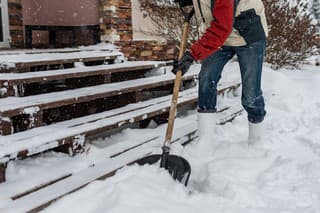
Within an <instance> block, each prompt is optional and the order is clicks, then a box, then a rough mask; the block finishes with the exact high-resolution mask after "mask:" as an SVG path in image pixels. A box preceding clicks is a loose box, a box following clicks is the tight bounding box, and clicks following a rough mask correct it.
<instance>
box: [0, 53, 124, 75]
mask: <svg viewBox="0 0 320 213" xmlns="http://www.w3.org/2000/svg"><path fill="white" fill-rule="evenodd" d="M119 56H121V53H119V52H109V51H81V52H69V53H41V54H13V55H2V56H1V59H0V72H2V73H8V72H30V71H36V70H39V69H41V70H43V69H45V68H50V69H51V68H52V69H61V68H62V67H63V66H71V67H73V66H74V63H75V62H88V63H90V62H97V61H102V62H104V61H106V62H108V63H113V62H114V60H116V59H117V58H118V57H119ZM41 66H42V67H41ZM39 67H41V68H39ZM37 68H39V69H37Z"/></svg>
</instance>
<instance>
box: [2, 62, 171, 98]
mask: <svg viewBox="0 0 320 213" xmlns="http://www.w3.org/2000/svg"><path fill="white" fill-rule="evenodd" d="M166 65H167V62H156V61H136V62H126V63H121V64H111V65H101V66H92V67H85V66H83V67H77V68H71V69H61V70H55V71H50V72H48V71H41V72H26V73H4V74H0V89H1V90H2V91H3V92H2V93H0V97H7V96H16V97H22V96H25V94H26V91H25V90H26V89H27V88H28V86H30V84H31V86H32V84H34V83H40V84H42V85H43V84H50V83H52V82H53V81H63V82H64V83H65V84H68V81H66V80H67V79H70V80H72V79H73V81H72V82H69V84H70V83H72V85H71V86H72V87H71V88H76V86H75V82H77V81H81V80H86V81H88V79H87V78H88V77H101V80H102V81H101V82H100V84H103V83H110V82H115V81H120V80H132V79H134V78H139V77H141V76H142V75H144V74H145V73H146V72H147V71H149V70H151V69H154V68H158V67H163V66H166ZM136 71H138V73H139V75H138V74H136V75H137V77H134V76H133V75H135V72H136ZM131 74H132V75H131ZM119 75H123V76H124V77H120V78H119ZM84 78H85V79H84ZM95 84H96V85H98V84H99V82H95ZM84 86H85V84H84ZM84 86H83V85H81V87H84ZM48 87H49V86H48ZM79 87H80V86H79ZM49 91H50V90H49ZM33 93H34V94H40V91H33ZM34 94H33V95H34Z"/></svg>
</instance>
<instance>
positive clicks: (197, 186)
mask: <svg viewBox="0 0 320 213" xmlns="http://www.w3.org/2000/svg"><path fill="white" fill-rule="evenodd" d="M312 69H313V70H312ZM235 71H237V70H235ZM319 82H320V72H319V70H316V67H305V68H304V70H303V71H295V72H292V71H288V70H282V71H281V72H275V71H272V70H271V69H269V68H268V67H267V66H265V70H264V79H263V86H264V92H265V93H264V94H265V99H266V103H267V111H268V115H267V117H266V120H265V122H264V125H265V139H264V141H263V143H261V144H257V145H256V146H250V147H248V146H247V141H246V137H247V118H246V115H245V113H244V114H243V115H242V116H240V117H238V118H236V119H235V120H234V121H233V122H232V123H229V124H227V125H224V126H217V127H213V128H215V129H214V130H213V131H215V134H216V137H215V138H213V139H212V140H216V141H218V143H219V145H218V147H214V146H213V145H212V144H208V146H207V149H206V150H205V151H203V152H202V153H196V152H195V150H196V149H197V146H199V145H198V144H197V142H194V143H193V144H192V145H189V146H187V147H186V148H183V147H180V146H175V147H174V148H173V151H174V152H175V153H177V154H180V155H182V156H184V157H185V158H186V159H188V161H189V162H190V164H191V167H192V174H191V180H190V183H189V185H188V187H186V188H185V187H184V186H183V185H182V184H179V183H177V182H175V181H173V180H172V178H171V177H170V176H169V175H168V174H167V173H166V171H164V170H161V169H159V168H158V166H144V167H138V166H131V167H126V168H124V169H122V170H121V171H119V172H118V173H117V174H116V175H115V176H114V177H112V178H109V179H107V180H105V181H96V182H94V183H91V184H90V185H88V186H87V187H85V188H83V189H81V190H79V191H78V192H75V193H73V194H71V195H69V196H67V197H65V198H63V199H61V200H59V201H57V202H56V203H54V204H53V205H51V206H50V207H49V208H47V209H45V210H44V212H60V211H72V212H108V213H109V212H110V213H123V212H139V213H150V212H154V213H157V212H159V213H160V212H168V213H176V212H183V213H194V212H201V213H206V212H208V213H209V212H225V213H289V212H290V213H316V212H319V211H320V114H319V109H320V97H319V96H318V92H319V91H320V84H319ZM238 99H239V98H238ZM239 104H240V100H239ZM191 116H192V118H195V116H194V115H191ZM189 119H190V118H188V117H187V118H185V121H186V122H188V120H189ZM199 156H201V157H199ZM75 204H76V205H75Z"/></svg>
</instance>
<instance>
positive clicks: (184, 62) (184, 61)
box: [171, 51, 194, 75]
mask: <svg viewBox="0 0 320 213" xmlns="http://www.w3.org/2000/svg"><path fill="white" fill-rule="evenodd" d="M193 61H194V58H193V56H192V55H191V54H190V52H188V51H187V52H185V53H184V55H183V56H182V58H181V59H180V60H179V61H174V62H173V69H172V71H171V72H173V73H174V74H177V72H178V71H179V70H181V72H182V75H184V74H185V73H186V72H188V70H189V68H190V66H191V64H192V63H193Z"/></svg>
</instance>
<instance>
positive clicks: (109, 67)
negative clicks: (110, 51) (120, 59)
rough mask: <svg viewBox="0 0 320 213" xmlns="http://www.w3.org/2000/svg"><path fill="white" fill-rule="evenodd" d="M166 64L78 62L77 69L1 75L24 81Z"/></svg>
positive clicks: (2, 78) (4, 77) (147, 62)
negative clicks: (87, 64) (89, 63)
mask: <svg viewBox="0 0 320 213" xmlns="http://www.w3.org/2000/svg"><path fill="white" fill-rule="evenodd" d="M164 64H165V62H161V61H131V62H124V63H120V64H109V65H97V66H92V67H90V66H89V67H86V66H84V65H83V63H82V62H76V63H75V68H70V69H62V70H51V71H40V72H25V73H0V80H2V81H10V80H11V81H14V80H24V79H30V78H43V79H45V78H48V77H56V76H61V75H63V74H66V75H67V74H78V73H86V72H98V71H103V70H110V71H114V70H117V69H119V68H134V67H139V66H154V67H159V66H162V65H164Z"/></svg>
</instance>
